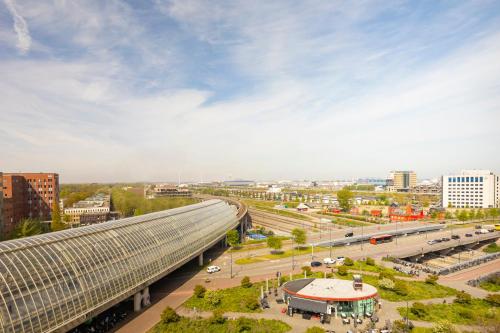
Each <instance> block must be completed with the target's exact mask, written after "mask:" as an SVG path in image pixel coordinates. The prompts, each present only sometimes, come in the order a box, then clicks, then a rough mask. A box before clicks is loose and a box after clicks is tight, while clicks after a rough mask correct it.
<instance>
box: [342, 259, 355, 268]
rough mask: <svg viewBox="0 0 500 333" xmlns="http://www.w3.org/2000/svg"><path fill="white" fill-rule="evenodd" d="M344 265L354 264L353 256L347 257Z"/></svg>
mask: <svg viewBox="0 0 500 333" xmlns="http://www.w3.org/2000/svg"><path fill="white" fill-rule="evenodd" d="M344 265H346V266H354V261H353V260H352V259H351V258H349V257H347V258H345V259H344Z"/></svg>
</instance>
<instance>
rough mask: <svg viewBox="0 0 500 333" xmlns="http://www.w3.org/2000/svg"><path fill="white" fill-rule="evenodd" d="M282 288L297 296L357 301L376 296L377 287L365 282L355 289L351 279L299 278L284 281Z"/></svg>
mask: <svg viewBox="0 0 500 333" xmlns="http://www.w3.org/2000/svg"><path fill="white" fill-rule="evenodd" d="M283 288H284V289H285V290H286V291H287V292H288V293H290V294H293V295H296V296H298V297H303V298H309V299H315V300H325V301H357V300H363V299H368V298H373V297H375V296H377V289H376V288H375V287H373V286H371V285H369V284H366V283H363V288H362V289H358V290H355V289H354V285H353V281H352V280H340V279H300V280H294V281H290V282H288V283H286V284H285V285H284V287H283Z"/></svg>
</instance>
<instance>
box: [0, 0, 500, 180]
mask: <svg viewBox="0 0 500 333" xmlns="http://www.w3.org/2000/svg"><path fill="white" fill-rule="evenodd" d="M0 101H1V102H0V171H4V172H21V171H33V172H38V171H44V172H57V173H59V174H60V179H61V182H118V181H130V182H131V181H169V180H170V181H177V180H178V179H180V180H181V181H183V182H186V181H211V180H225V179H256V180H270V179H310V180H311V179H313V180H326V179H345V178H353V177H370V176H371V177H385V176H386V175H387V174H388V172H389V171H390V170H401V169H403V170H407V169H409V170H415V171H416V172H417V176H418V177H419V178H432V177H438V176H440V175H442V174H445V173H448V172H457V171H460V170H461V169H468V168H476V169H491V170H493V171H496V172H500V148H499V146H500V126H499V125H500V2H499V1H482V0H475V1H433V0H431V1H385V0H384V1H362V0H359V1H330V0H328V1H288V0H283V1H272V0H271V1H268V0H266V1H247V0H229V1H203V0H200V1H195V0H173V1H168V0H151V1H138V0H137V1H121V0H109V1H100V0H82V1H78V0H74V1H65V0H54V1H43V0H22V1H21V0H0Z"/></svg>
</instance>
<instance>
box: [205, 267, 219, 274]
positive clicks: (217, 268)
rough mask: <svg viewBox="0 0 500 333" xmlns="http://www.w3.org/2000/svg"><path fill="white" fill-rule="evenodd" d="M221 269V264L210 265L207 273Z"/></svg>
mask: <svg viewBox="0 0 500 333" xmlns="http://www.w3.org/2000/svg"><path fill="white" fill-rule="evenodd" d="M219 271H220V267H219V266H208V267H207V273H209V274H212V273H216V272H219Z"/></svg>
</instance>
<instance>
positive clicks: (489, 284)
mask: <svg viewBox="0 0 500 333" xmlns="http://www.w3.org/2000/svg"><path fill="white" fill-rule="evenodd" d="M479 287H481V288H483V289H484V290H488V291H492V292H497V291H500V276H496V277H495V276H492V277H490V278H489V279H488V280H486V281H484V282H481V283H480V284H479Z"/></svg>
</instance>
